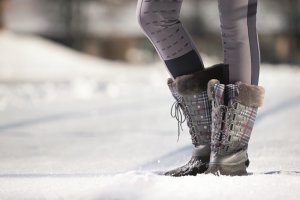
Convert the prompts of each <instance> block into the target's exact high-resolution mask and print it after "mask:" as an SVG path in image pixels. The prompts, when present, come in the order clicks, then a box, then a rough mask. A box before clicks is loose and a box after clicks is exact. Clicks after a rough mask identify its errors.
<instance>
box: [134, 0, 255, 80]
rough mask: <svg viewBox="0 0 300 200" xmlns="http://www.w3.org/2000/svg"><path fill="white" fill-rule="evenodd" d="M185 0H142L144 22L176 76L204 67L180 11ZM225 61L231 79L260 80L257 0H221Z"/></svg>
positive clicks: (140, 18) (140, 11) (139, 8)
mask: <svg viewBox="0 0 300 200" xmlns="http://www.w3.org/2000/svg"><path fill="white" fill-rule="evenodd" d="M182 2H183V0H138V5H137V16H138V21H139V24H140V26H141V27H142V29H143V31H144V33H145V34H146V36H147V37H148V38H149V39H150V41H151V42H152V44H153V45H154V47H155V48H156V50H157V52H158V54H159V55H160V57H161V59H162V60H163V61H164V62H165V64H166V66H167V68H168V70H169V72H170V74H171V75H172V76H173V78H176V77H177V76H180V75H185V74H190V73H193V72H196V71H199V70H203V69H204V65H203V62H202V59H201V57H200V55H199V53H198V52H197V50H196V47H195V44H194V43H193V41H192V40H191V37H190V36H189V34H188V32H187V31H186V29H185V28H184V27H183V25H182V23H181V21H180V19H179V15H180V10H181V5H182ZM218 5H219V6H218V7H219V15H220V22H221V30H222V40H223V51H224V63H226V64H229V80H230V81H231V82H236V81H242V82H244V83H248V84H255V85H257V84H258V79H259V67H260V53H259V45H258V38H257V31H256V13H257V0H218Z"/></svg>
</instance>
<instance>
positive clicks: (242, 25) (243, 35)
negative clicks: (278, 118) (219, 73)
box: [218, 0, 260, 85]
mask: <svg viewBox="0 0 300 200" xmlns="http://www.w3.org/2000/svg"><path fill="white" fill-rule="evenodd" d="M218 2H219V13H220V21H221V29H222V39H223V49H224V62H225V63H226V64H229V67H230V70H229V79H230V82H232V83H234V82H236V81H242V82H244V83H247V84H254V85H257V84H258V79H259V66H260V53H259V45H258V38H257V32H256V13H257V0H219V1H218Z"/></svg>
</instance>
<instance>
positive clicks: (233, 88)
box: [207, 81, 264, 175]
mask: <svg viewBox="0 0 300 200" xmlns="http://www.w3.org/2000/svg"><path fill="white" fill-rule="evenodd" d="M214 82H215V81H214ZM209 87H213V89H212V90H211V92H212V94H211V95H210V96H211V98H212V99H211V100H212V136H211V151H212V153H211V157H210V167H209V169H208V171H207V173H221V174H225V175H242V174H245V173H246V167H247V166H246V164H245V163H246V162H248V156H247V148H248V143H249V139H250V136H251V132H252V129H253V126H254V122H255V118H256V114H257V109H258V106H253V105H256V102H254V103H253V105H252V104H251V103H248V102H247V101H246V100H245V98H246V97H248V95H249V94H250V95H254V96H255V95H260V96H262V95H261V94H263V92H264V91H263V89H262V88H260V87H258V86H251V85H245V84H243V85H242V87H241V83H237V84H228V85H223V84H220V83H218V82H217V83H216V84H214V85H213V86H209ZM245 88H246V89H245ZM254 89H255V90H254ZM247 92H248V93H247ZM258 99H259V98H253V101H256V100H258ZM244 100H245V101H244ZM247 100H249V99H247ZM259 100H260V99H259ZM260 101H261V100H260ZM260 101H259V102H258V103H257V104H259V103H260ZM250 102H251V101H250ZM233 166H235V167H233Z"/></svg>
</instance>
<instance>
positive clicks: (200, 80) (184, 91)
mask: <svg viewBox="0 0 300 200" xmlns="http://www.w3.org/2000/svg"><path fill="white" fill-rule="evenodd" d="M228 67H229V66H228V65H226V64H217V65H214V66H212V67H209V68H206V69H205V70H202V71H198V72H195V73H193V74H188V75H183V76H179V77H177V78H176V79H175V81H176V87H177V91H178V93H179V94H181V95H190V94H195V93H199V92H203V91H206V90H207V83H208V81H209V80H211V79H213V78H215V79H219V80H220V82H221V83H223V84H227V83H228V77H229V74H228V73H229V72H228Z"/></svg>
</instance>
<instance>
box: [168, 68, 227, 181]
mask: <svg viewBox="0 0 300 200" xmlns="http://www.w3.org/2000/svg"><path fill="white" fill-rule="evenodd" d="M214 77H219V78H220V79H221V80H223V81H224V82H227V77H228V65H224V64H219V65H215V66H213V67H210V68H208V69H205V70H203V71H199V72H196V73H193V74H190V75H183V76H180V77H177V78H176V79H175V80H173V79H169V80H168V86H169V88H170V91H171V93H172V95H173V97H174V98H175V100H176V102H175V103H174V104H173V106H172V110H171V115H172V116H173V117H174V118H176V119H177V121H178V134H180V129H181V124H182V123H183V122H184V121H185V120H186V121H187V125H188V127H189V132H190V135H191V138H192V143H193V145H194V147H195V148H194V151H193V155H192V157H191V159H190V161H189V162H188V163H187V164H186V165H184V166H182V167H179V168H177V169H174V170H171V171H168V172H166V173H165V175H168V176H186V175H197V174H198V173H203V172H205V171H206V170H207V167H208V163H209V158H210V152H211V150H210V141H211V102H210V101H209V99H208V95H207V83H208V81H209V80H210V79H211V78H214ZM182 112H183V113H182ZM178 137H179V135H178Z"/></svg>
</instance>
